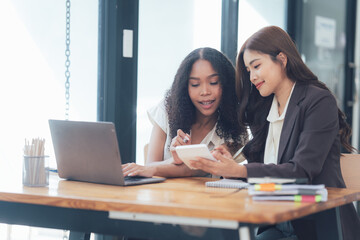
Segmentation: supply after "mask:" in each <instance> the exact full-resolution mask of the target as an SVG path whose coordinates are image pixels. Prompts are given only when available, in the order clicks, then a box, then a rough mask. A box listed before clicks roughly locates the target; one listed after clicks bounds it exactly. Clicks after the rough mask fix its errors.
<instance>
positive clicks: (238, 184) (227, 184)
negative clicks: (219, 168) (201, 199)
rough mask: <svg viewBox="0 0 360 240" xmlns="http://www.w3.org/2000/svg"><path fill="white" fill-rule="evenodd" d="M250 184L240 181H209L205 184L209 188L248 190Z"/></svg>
mask: <svg viewBox="0 0 360 240" xmlns="http://www.w3.org/2000/svg"><path fill="white" fill-rule="evenodd" d="M249 185H250V184H249V183H247V182H244V181H242V180H238V179H226V178H225V179H221V180H218V181H209V182H206V183H205V186H207V187H219V188H247V187H248V186H249Z"/></svg>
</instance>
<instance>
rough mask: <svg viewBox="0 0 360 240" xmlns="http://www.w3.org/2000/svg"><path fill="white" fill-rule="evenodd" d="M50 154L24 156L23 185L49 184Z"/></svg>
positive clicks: (38, 185)
mask: <svg viewBox="0 0 360 240" xmlns="http://www.w3.org/2000/svg"><path fill="white" fill-rule="evenodd" d="M48 158H49V156H24V160H23V172H22V177H23V185H25V186H28V187H45V186H48V185H49V160H48Z"/></svg>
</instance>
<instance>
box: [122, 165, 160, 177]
mask: <svg viewBox="0 0 360 240" xmlns="http://www.w3.org/2000/svg"><path fill="white" fill-rule="evenodd" d="M122 170H123V174H124V177H126V176H130V177H132V176H143V177H152V176H154V173H155V167H154V166H142V165H138V164H136V163H126V164H123V165H122Z"/></svg>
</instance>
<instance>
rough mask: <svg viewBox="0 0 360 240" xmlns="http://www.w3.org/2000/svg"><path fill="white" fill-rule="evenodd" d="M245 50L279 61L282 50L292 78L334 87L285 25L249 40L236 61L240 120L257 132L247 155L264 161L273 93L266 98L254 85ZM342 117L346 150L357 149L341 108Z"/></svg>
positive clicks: (341, 133)
mask: <svg viewBox="0 0 360 240" xmlns="http://www.w3.org/2000/svg"><path fill="white" fill-rule="evenodd" d="M245 50H252V51H257V52H260V53H262V54H267V55H269V56H270V57H271V59H272V61H274V62H278V60H277V58H276V57H277V56H278V54H279V53H280V52H282V53H283V54H285V55H286V56H287V64H286V69H285V72H286V76H287V77H288V78H289V79H290V80H291V81H294V82H296V84H312V85H315V86H317V87H319V88H322V89H326V90H328V91H330V90H329V89H328V88H327V87H326V85H325V84H324V83H323V82H321V81H319V80H318V78H317V76H315V74H314V73H313V72H312V71H311V70H310V69H309V68H308V67H307V66H306V65H305V63H304V62H303V61H302V59H301V57H300V54H299V52H298V51H297V49H296V46H295V44H294V42H293V41H292V39H291V37H290V36H289V35H288V34H287V33H286V32H285V31H284V30H282V29H281V28H279V27H276V26H268V27H264V28H262V29H260V30H259V31H258V32H256V33H254V34H253V35H252V36H251V37H250V38H249V39H248V40H246V42H245V43H244V44H243V45H242V47H241V50H240V53H239V54H238V57H237V63H236V68H237V72H236V90H237V91H236V92H237V94H238V98H239V100H240V101H239V102H240V112H239V123H240V125H242V126H243V127H245V126H247V127H249V128H250V130H251V132H252V135H253V138H252V140H251V141H250V142H249V143H248V144H247V145H246V146H245V147H244V150H243V152H244V154H245V156H246V157H247V158H248V159H249V160H251V161H256V162H261V161H262V158H263V154H264V150H265V142H266V136H267V133H268V128H269V127H268V126H269V123H268V121H267V120H266V118H267V114H268V113H269V110H270V107H271V103H272V96H273V95H270V96H268V97H262V96H261V95H260V93H259V91H258V90H257V89H255V87H254V86H253V84H251V82H250V74H249V73H248V71H247V70H246V67H245V63H244V52H245ZM338 117H339V128H340V129H339V133H340V140H341V144H342V145H343V146H344V147H345V149H346V150H348V151H353V150H354V148H353V147H352V146H351V145H350V144H349V137H350V135H351V128H350V126H349V125H348V124H347V122H346V117H345V114H344V113H343V112H342V111H341V110H340V109H339V108H338ZM259 154H260V158H259Z"/></svg>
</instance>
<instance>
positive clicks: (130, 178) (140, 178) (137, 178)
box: [124, 176, 146, 182]
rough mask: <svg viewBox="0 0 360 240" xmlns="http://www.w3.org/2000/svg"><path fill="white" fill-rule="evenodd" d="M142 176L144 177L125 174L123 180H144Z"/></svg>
mask: <svg viewBox="0 0 360 240" xmlns="http://www.w3.org/2000/svg"><path fill="white" fill-rule="evenodd" d="M144 178H146V177H140V176H136V177H130V176H126V177H124V180H125V181H126V182H139V181H141V180H144Z"/></svg>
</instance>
